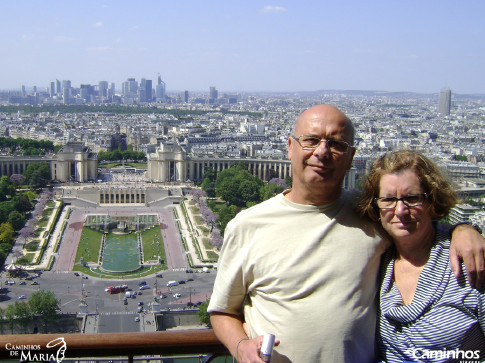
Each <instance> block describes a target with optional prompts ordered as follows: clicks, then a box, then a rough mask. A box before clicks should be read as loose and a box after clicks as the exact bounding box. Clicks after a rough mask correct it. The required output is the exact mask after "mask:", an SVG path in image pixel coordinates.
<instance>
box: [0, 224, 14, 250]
mask: <svg viewBox="0 0 485 363" xmlns="http://www.w3.org/2000/svg"><path fill="white" fill-rule="evenodd" d="M14 233H15V232H14V229H13V227H12V225H11V224H10V223H8V222H5V223H2V224H0V244H4V243H8V244H10V243H11V241H12V238H13V236H14ZM9 249H10V248H9Z"/></svg>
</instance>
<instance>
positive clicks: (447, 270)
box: [376, 228, 485, 363]
mask: <svg viewBox="0 0 485 363" xmlns="http://www.w3.org/2000/svg"><path fill="white" fill-rule="evenodd" d="M449 246H450V241H449V239H448V234H447V233H446V232H444V231H441V230H440V229H439V228H438V230H437V236H436V242H435V245H434V246H433V248H432V250H431V253H430V257H429V260H428V262H427V264H426V265H425V266H424V268H423V270H422V272H421V274H420V276H419V280H418V285H417V287H416V293H415V295H414V298H413V301H412V302H411V304H408V305H403V302H402V299H401V295H400V293H399V290H398V289H397V287H396V285H395V283H394V277H393V271H394V256H395V250H394V249H390V250H389V251H388V252H387V253H386V255H385V256H384V259H383V264H382V267H381V289H380V296H379V298H380V301H379V313H378V323H377V339H376V341H377V349H378V354H379V358H380V359H381V360H382V361H384V362H388V363H394V362H399V363H402V362H403V361H414V362H433V363H436V362H454V361H456V362H460V361H463V362H483V361H485V288H484V287H482V289H481V290H479V291H478V290H475V289H472V288H471V287H470V284H469V283H468V281H467V279H466V273H465V270H464V267H463V266H462V268H463V273H462V274H461V276H460V278H459V279H456V278H455V277H454V275H453V273H452V271H451V267H450V262H449Z"/></svg>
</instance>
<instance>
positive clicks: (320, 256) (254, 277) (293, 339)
mask: <svg viewBox="0 0 485 363" xmlns="http://www.w3.org/2000/svg"><path fill="white" fill-rule="evenodd" d="M388 246H389V243H388V242H387V241H385V240H383V239H382V237H381V236H379V235H378V234H377V232H376V229H375V225H374V224H373V223H371V222H366V221H365V220H364V219H362V218H361V217H359V216H358V215H357V214H356V213H355V212H354V211H353V208H352V205H351V203H350V201H349V197H348V195H346V194H344V195H343V196H342V197H341V198H340V199H339V200H337V201H336V202H333V203H331V204H328V205H324V206H311V205H301V204H296V203H293V202H290V201H289V200H288V199H286V198H285V197H284V195H283V194H279V195H277V196H276V197H274V198H271V199H270V200H267V201H265V202H263V203H260V204H258V205H256V206H254V207H252V208H249V209H247V210H245V211H242V212H240V213H239V214H238V215H237V216H236V217H235V218H234V219H233V220H232V221H231V222H230V223H229V224H228V225H227V228H226V230H225V239H224V245H223V248H222V251H221V257H220V259H219V266H218V273H217V278H216V281H215V285H214V291H213V294H212V297H211V301H210V305H209V309H208V311H220V312H226V313H230V314H240V313H241V312H242V311H244V317H245V320H246V322H247V323H248V326H249V328H250V332H251V337H256V336H258V335H262V334H264V333H273V334H275V335H276V339H279V340H280V341H281V343H280V345H279V346H278V347H275V349H274V351H273V357H272V360H271V362H273V363H276V362H295V363H300V362H332V363H337V362H359V363H366V362H372V361H373V360H374V334H375V323H376V302H375V297H376V291H377V274H378V271H379V264H380V257H381V255H382V254H383V252H384V251H385V250H386V248H387V247H388Z"/></svg>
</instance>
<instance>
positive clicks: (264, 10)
mask: <svg viewBox="0 0 485 363" xmlns="http://www.w3.org/2000/svg"><path fill="white" fill-rule="evenodd" d="M285 11H286V8H284V7H282V6H271V5H266V6H265V7H264V8H262V9H261V10H260V11H259V12H260V13H262V14H268V13H284V12H285Z"/></svg>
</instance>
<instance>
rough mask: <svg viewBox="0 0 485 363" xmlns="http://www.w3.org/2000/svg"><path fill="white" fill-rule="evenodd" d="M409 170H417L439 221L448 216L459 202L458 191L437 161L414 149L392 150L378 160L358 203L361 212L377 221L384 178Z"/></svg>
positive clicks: (432, 212)
mask: <svg viewBox="0 0 485 363" xmlns="http://www.w3.org/2000/svg"><path fill="white" fill-rule="evenodd" d="M407 169H411V170H413V171H414V172H415V173H416V175H417V176H418V178H419V181H420V183H421V187H422V188H423V191H424V193H426V194H427V195H428V202H429V204H430V205H431V208H430V213H431V218H432V219H433V220H438V219H441V218H443V217H444V216H446V215H447V214H448V212H449V211H450V209H451V208H453V207H454V206H455V204H456V203H457V196H456V193H455V191H454V190H453V188H452V187H451V184H450V183H449V182H448V180H447V179H446V178H445V177H444V176H443V173H442V172H441V170H440V169H439V168H438V166H436V164H435V163H433V162H432V161H431V160H430V159H428V158H427V157H426V156H424V155H422V154H420V153H419V152H417V151H411V150H401V151H393V152H388V153H386V154H384V155H383V156H381V157H380V158H379V159H377V160H376V161H374V163H373V164H372V170H371V171H370V173H369V175H368V176H367V178H366V180H365V182H364V185H363V190H362V196H361V198H360V200H359V202H358V210H359V212H360V214H361V215H367V216H369V217H370V218H371V219H372V220H374V221H377V220H378V219H379V209H378V208H377V206H376V205H375V203H374V199H375V198H377V197H379V184H380V181H381V177H382V176H383V175H385V174H394V173H399V172H401V171H403V170H407Z"/></svg>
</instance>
